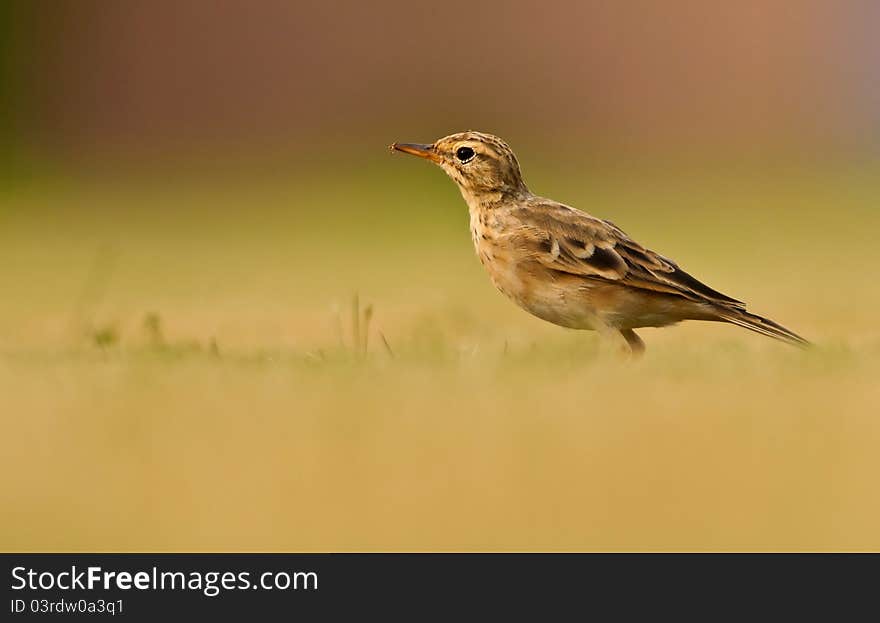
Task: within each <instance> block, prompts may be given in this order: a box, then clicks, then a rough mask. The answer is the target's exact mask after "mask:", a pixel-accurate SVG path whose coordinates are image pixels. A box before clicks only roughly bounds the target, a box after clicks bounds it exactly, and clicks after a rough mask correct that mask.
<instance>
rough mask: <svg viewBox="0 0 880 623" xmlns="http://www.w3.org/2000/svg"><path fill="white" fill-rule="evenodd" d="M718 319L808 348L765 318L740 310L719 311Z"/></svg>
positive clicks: (806, 342)
mask: <svg viewBox="0 0 880 623" xmlns="http://www.w3.org/2000/svg"><path fill="white" fill-rule="evenodd" d="M718 317H719V319H720V320H723V321H724V322H729V323H731V324H735V325H739V326H740V327H745V328H746V329H749V330H750V331H754V332H755V333H760V334H761V335H766V336H768V337H772V338H773V339H776V340H780V341H782V342H787V343H788V344H792V345H794V346H800V347H801V348H806V347H807V346H810V342H808V341H807V340H805V339H804V338H802V337H801V336H800V335H798V334H797V333H795V332H794V331H790V330H788V329H786V328H785V327H783V326H782V325H781V324H778V323H776V322H773V321H772V320H769V319H767V318H762V317H761V316H758V315H757V314H750V313H749V312H747V311H742V310H730V311H727V310H725V311H723V312H722V311H719V313H718Z"/></svg>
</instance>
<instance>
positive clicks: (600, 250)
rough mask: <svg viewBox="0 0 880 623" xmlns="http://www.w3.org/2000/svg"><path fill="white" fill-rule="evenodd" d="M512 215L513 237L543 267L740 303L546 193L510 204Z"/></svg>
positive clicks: (692, 297)
mask: <svg viewBox="0 0 880 623" xmlns="http://www.w3.org/2000/svg"><path fill="white" fill-rule="evenodd" d="M513 216H514V217H515V219H516V220H517V221H518V223H519V228H518V231H517V233H516V234H515V235H516V236H517V237H519V238H520V239H521V240H520V241H519V242H520V243H521V244H523V245H524V246H525V247H526V248H530V249H531V251H532V254H533V256H534V258H535V259H536V260H537V261H538V262H540V263H541V264H543V265H544V266H546V267H547V268H550V269H553V270H557V271H560V272H564V273H569V274H572V275H579V276H582V277H585V278H588V279H597V280H602V281H607V282H617V283H620V284H621V285H626V286H629V287H633V288H639V289H642V290H652V291H655V292H661V293H665V294H674V295H678V296H682V297H685V298H687V299H690V300H694V301H704V302H711V303H715V304H718V305H722V306H725V307H729V308H733V309H745V303H743V302H742V301H738V300H736V299H734V298H731V297H729V296H727V295H725V294H722V293H721V292H718V291H717V290H713V289H712V288H710V287H709V286H707V285H706V284H704V283H702V282H700V281H699V280H697V279H695V278H694V277H692V276H691V275H689V274H688V273H686V272H685V271H683V270H682V269H681V268H679V267H678V265H677V264H676V263H675V262H673V261H672V260H670V259H668V258H666V257H663V256H662V255H660V254H659V253H655V252H653V251H651V250H649V249H646V248H645V247H643V246H642V245H640V244H639V243H637V242H636V241H635V240H632V239H631V238H630V237H629V236H627V235H626V234H625V233H624V232H623V231H622V230H620V229H619V228H618V227H617V226H616V225H614V224H613V223H611V222H609V221H603V220H602V219H598V218H595V217H593V216H590V215H589V214H586V213H584V212H581V211H580V210H576V209H574V208H571V207H569V206H566V205H563V204H560V203H556V202H553V201H549V200H546V199H537V200H535V201H534V202H533V203H530V204H528V205H525V206H522V207H518V208H515V209H514V211H513Z"/></svg>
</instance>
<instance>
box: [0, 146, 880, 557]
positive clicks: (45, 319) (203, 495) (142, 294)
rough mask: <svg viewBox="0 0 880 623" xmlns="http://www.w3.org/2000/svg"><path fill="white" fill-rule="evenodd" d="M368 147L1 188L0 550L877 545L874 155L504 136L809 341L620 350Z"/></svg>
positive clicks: (432, 182)
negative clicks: (356, 326) (319, 158)
mask: <svg viewBox="0 0 880 623" xmlns="http://www.w3.org/2000/svg"><path fill="white" fill-rule="evenodd" d="M382 155H384V154H380V155H378V156H376V157H375V158H372V159H368V160H367V161H366V162H365V164H364V165H363V166H361V167H359V168H357V169H353V168H351V167H349V168H346V169H345V171H346V174H345V176H336V175H334V174H332V173H331V171H332V170H333V167H330V166H328V167H325V168H321V167H315V168H309V167H305V168H294V172H293V173H291V174H286V175H276V174H267V175H265V176H262V177H256V178H246V179H245V178H242V179H236V178H235V177H234V176H228V177H218V176H208V177H207V178H204V179H202V180H201V181H198V179H195V180H193V179H188V178H187V176H185V175H181V176H175V175H168V176H158V175H157V176H152V177H124V176H121V177H120V178H119V179H118V180H117V182H115V183H110V182H108V179H107V176H97V177H95V178H92V180H91V181H90V178H88V177H87V176H86V177H73V178H69V177H63V176H36V175H35V176H33V177H32V178H31V179H30V180H29V181H27V182H26V183H25V182H22V183H19V184H16V185H12V186H9V187H7V188H6V189H5V190H3V191H2V193H3V196H2V201H0V266H2V268H0V290H2V292H3V293H4V295H3V296H2V297H0V417H2V422H3V431H4V434H3V436H2V441H0V469H2V473H3V477H2V486H0V502H2V503H0V535H2V537H0V548H2V549H3V550H5V551H6V550H16V551H17V550H22V551H28V550H64V551H78V550H82V551H90V550H98V551H110V550H138V551H142V550H146V551H154V550H159V551H162V550H192V551H199V550H296V551H323V550H334V551H335V550H346V551H363V550H415V551H423V550H428V551H432V550H453V551H459V550H505V551H506V550H678V549H684V550H739V549H749V550H765V549H769V550H779V549H782V550H827V549H845V550H866V549H869V550H876V549H878V548H880V531H878V529H877V526H878V525H880V487H878V486H877V474H878V473H880V453H878V451H877V450H878V444H880V408H878V407H880V380H878V379H880V329H878V327H877V310H878V308H880V286H878V282H877V278H876V276H875V274H874V272H875V270H876V268H877V266H878V260H880V252H878V248H877V242H876V232H877V231H878V230H880V210H878V205H880V176H878V173H880V167H878V166H877V165H876V163H869V164H860V165H852V166H840V167H836V168H833V169H829V168H823V169H822V170H821V172H820V171H819V170H818V169H813V168H809V167H796V168H792V169H787V170H776V171H774V172H772V173H770V172H768V171H764V172H762V173H760V174H756V173H755V172H754V171H748V170H743V169H739V168H730V169H724V168H718V169H717V170H716V169H713V170H711V171H708V170H700V171H692V172H690V173H688V172H680V173H678V174H676V175H667V174H666V173H660V172H653V173H651V172H645V171H635V170H633V171H623V170H618V171H611V172H609V171H602V172H598V171H597V172H594V173H593V174H591V175H584V174H583V173H582V171H584V170H590V169H589V167H587V166H586V165H584V166H581V165H579V164H578V165H572V164H569V165H565V166H563V165H559V166H557V167H551V166H549V165H545V167H544V168H543V169H541V168H536V167H535V166H533V165H532V163H529V162H524V167H525V170H526V172H527V174H528V177H527V181H528V182H529V184H530V186H531V187H532V189H533V190H535V191H536V192H538V193H542V194H546V195H549V196H552V197H553V198H555V199H558V200H561V201H565V202H568V203H570V204H572V205H575V206H577V207H579V208H581V209H584V210H587V211H589V212H592V213H593V214H596V215H598V216H602V217H605V218H609V219H611V220H613V221H614V222H615V223H616V224H618V225H619V226H620V227H622V228H623V229H624V230H625V231H627V232H628V233H629V234H631V235H632V236H633V237H634V238H636V239H637V240H639V241H641V242H643V243H645V244H646V245H648V246H650V247H652V248H654V249H655V250H657V251H660V252H661V253H664V254H666V255H669V256H670V257H673V258H675V259H676V260H678V261H679V263H680V264H681V265H682V266H683V267H684V268H685V269H687V270H689V271H690V272H692V273H694V274H695V276H697V277H698V278H701V279H703V280H705V281H706V282H708V283H709V284H710V285H712V286H713V287H716V288H718V289H720V290H721V291H723V292H725V293H727V294H730V295H732V296H735V297H737V298H742V299H744V300H746V301H748V302H749V304H750V309H752V310H754V311H755V312H757V313H760V314H763V315H767V316H769V317H770V318H773V319H775V320H777V321H779V322H781V323H783V324H785V325H786V326H789V327H790V328H792V329H794V330H795V331H797V332H799V333H801V334H803V335H805V336H806V337H808V338H810V339H811V340H813V341H815V342H816V343H817V345H818V346H817V348H815V349H813V350H811V351H809V352H800V351H797V350H795V349H792V348H788V347H786V346H785V345H782V344H779V343H776V342H773V341H771V340H767V339H766V338H763V337H761V336H758V335H754V334H751V333H749V332H746V331H743V330H741V329H737V328H734V327H728V326H721V325H708V324H699V323H689V324H688V323H686V324H684V325H681V326H679V327H674V328H670V329H664V330H644V331H643V332H642V335H643V337H644V338H645V341H646V342H647V345H648V351H647V355H646V357H645V359H644V360H642V361H640V362H636V363H626V362H621V361H619V360H618V359H617V358H615V357H614V356H612V355H610V354H608V353H605V352H604V351H603V349H602V348H600V347H599V345H598V341H597V337H596V336H595V335H594V334H592V333H587V332H573V331H567V330H564V329H560V328H558V327H554V326H551V325H548V324H545V323H542V322H541V321H539V320H537V319H534V318H532V317H530V316H528V315H527V314H525V313H524V312H522V311H520V310H519V309H517V308H515V307H514V305H513V304H511V303H510V302H508V301H507V300H505V299H504V298H503V297H502V295H500V294H499V293H497V292H496V291H495V290H494V289H493V287H492V286H491V284H490V283H489V281H488V279H487V277H486V275H485V274H484V273H483V270H482V268H481V267H480V265H479V262H477V260H476V259H475V257H474V254H473V250H472V249H471V242H470V236H469V233H468V230H467V213H466V208H465V206H464V204H463V202H462V201H461V198H460V197H459V195H458V193H457V191H456V190H455V188H454V186H453V184H452V183H451V182H449V180H447V179H446V178H445V176H443V175H442V174H441V173H440V172H439V171H437V170H436V169H434V168H432V167H429V166H426V165H425V164H424V163H421V162H416V161H410V160H407V159H404V158H399V159H398V158H390V157H387V158H383V157H380V156H382ZM353 170H356V171H357V173H354V174H352V173H351V171H353ZM160 208H161V209H160ZM355 293H358V295H359V299H360V304H361V308H364V307H365V306H367V305H370V306H371V309H372V318H371V321H370V326H369V331H368V339H369V344H368V352H367V353H366V355H365V356H357V355H356V353H354V352H353V348H352V341H353V340H352V331H353V329H352V320H351V314H352V312H351V307H352V298H353V296H354V294H355ZM380 332H381V335H382V336H384V337H385V339H386V340H387V343H388V345H389V347H390V350H391V351H392V352H393V356H392V355H391V353H390V352H389V350H388V348H386V347H385V345H384V344H383V343H382V338H381V337H380Z"/></svg>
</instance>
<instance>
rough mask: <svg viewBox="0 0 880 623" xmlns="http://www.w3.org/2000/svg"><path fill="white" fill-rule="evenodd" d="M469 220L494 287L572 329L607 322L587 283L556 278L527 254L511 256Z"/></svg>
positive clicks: (521, 303) (597, 326)
mask: <svg viewBox="0 0 880 623" xmlns="http://www.w3.org/2000/svg"><path fill="white" fill-rule="evenodd" d="M480 225H481V224H480V223H477V224H476V226H474V223H472V229H471V232H472V235H473V239H474V247H475V250H476V252H477V257H478V258H479V259H480V263H482V264H483V266H484V268H485V269H486V272H487V273H488V274H489V278H490V279H491V280H492V283H493V284H494V285H495V287H496V288H498V290H500V291H501V292H502V293H503V294H504V295H505V296H507V297H508V298H510V299H511V300H512V301H513V302H514V303H516V304H517V305H519V306H520V307H521V308H523V309H524V310H526V311H527V312H529V313H530V314H532V315H534V316H537V317H538V318H541V319H542V320H546V321H547V322H552V323H553V324H557V325H560V326H563V327H569V328H572V329H599V328H603V327H605V326H607V323H605V322H604V321H603V320H602V319H601V318H600V317H599V316H597V314H596V313H595V311H594V309H593V306H592V305H591V304H590V287H589V284H585V283H583V280H578V283H575V282H574V280H571V279H568V280H565V279H564V280H560V279H558V278H555V277H554V276H553V274H552V273H551V272H550V271H547V270H546V269H544V268H543V267H541V266H540V265H539V264H538V263H537V262H535V261H533V260H529V258H519V257H513V256H512V254H511V252H510V250H509V249H506V248H505V247H504V246H503V245H501V244H497V242H496V241H497V238H495V237H493V236H490V235H488V234H486V233H485V232H484V229H483V228H482V227H481V226H480Z"/></svg>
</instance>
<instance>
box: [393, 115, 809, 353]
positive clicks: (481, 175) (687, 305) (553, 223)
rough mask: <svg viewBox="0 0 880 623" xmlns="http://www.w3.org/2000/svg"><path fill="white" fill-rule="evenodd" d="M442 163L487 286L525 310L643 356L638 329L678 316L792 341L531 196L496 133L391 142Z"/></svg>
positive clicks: (667, 262)
mask: <svg viewBox="0 0 880 623" xmlns="http://www.w3.org/2000/svg"><path fill="white" fill-rule="evenodd" d="M390 149H391V151H392V152H394V151H398V152H403V153H407V154H410V155H413V156H418V157H419V158H424V159H425V160H429V161H431V162H433V163H434V164H437V165H439V166H440V168H441V169H443V170H444V171H445V172H446V174H447V175H448V176H449V177H450V178H452V180H453V181H454V182H455V183H456V184H457V185H458V189H459V190H460V191H461V195H462V197H463V198H464V201H465V203H466V204H467V206H468V212H469V215H470V230H471V237H472V238H473V243H474V247H475V249H476V252H477V256H478V257H479V260H480V262H481V263H482V264H483V266H484V267H485V268H486V270H487V272H488V273H489V278H490V279H491V281H492V283H493V284H494V285H495V286H496V287H497V288H498V290H500V291H501V292H502V293H503V294H505V295H506V296H507V297H509V298H510V299H512V300H513V301H514V302H515V303H516V304H517V305H519V306H520V307H521V308H523V309H524V310H526V311H528V312H529V313H531V314H533V315H534V316H537V317H538V318H541V319H543V320H546V321H548V322H551V323H553V324H556V325H559V326H562V327H567V328H570V329H585V330H593V331H597V332H598V333H599V334H600V335H603V336H605V337H606V338H608V339H610V340H611V341H612V342H613V343H617V344H619V347H620V350H621V351H622V352H624V353H626V354H628V355H632V356H640V355H642V354H643V353H644V351H645V343H644V342H643V341H642V339H641V338H640V337H639V336H638V335H637V334H636V332H635V329H639V328H642V327H665V326H669V325H673V324H676V323H678V322H681V321H683V320H704V321H716V322H726V323H731V324H734V325H738V326H740V327H744V328H746V329H750V330H751V331H755V332H757V333H760V334H762V335H766V336H769V337H771V338H775V339H777V340H781V341H783V342H787V343H789V344H793V345H797V346H804V347H805V346H808V345H809V342H808V341H807V340H806V339H804V338H803V337H801V336H799V335H798V334H796V333H794V332H793V331H791V330H789V329H787V328H785V327H784V326H782V325H780V324H778V323H776V322H774V321H772V320H770V319H768V318H763V317H761V316H758V315H756V314H752V313H750V312H748V311H746V304H745V303H743V302H742V301H739V300H737V299H735V298H732V297H730V296H727V295H726V294H722V293H721V292H719V291H717V290H714V289H713V288H710V287H709V286H707V285H706V284H704V283H702V282H701V281H699V280H697V279H696V278H695V277H692V276H691V275H690V274H689V273H687V272H685V271H684V270H682V268H680V267H679V266H678V264H676V263H675V262H674V261H673V260H671V259H669V258H668V257H665V256H663V255H660V254H659V253H656V252H654V251H652V250H650V249H648V248H647V247H644V246H642V245H641V244H639V243H638V242H636V241H635V240H633V239H632V238H630V237H629V236H628V235H627V234H626V233H624V231H623V230H622V229H620V228H619V227H617V226H616V225H615V224H614V223H612V222H611V221H608V220H603V219H601V218H597V217H595V216H592V215H590V214H587V213H586V212H583V211H581V210H578V209H576V208H573V207H571V206H568V205H566V204H564V203H560V202H558V201H554V200H552V199H547V198H545V197H541V196H538V195H535V194H533V193H532V192H531V191H530V190H529V188H528V187H527V186H526V184H525V182H524V181H523V177H522V172H521V170H520V165H519V161H518V160H517V158H516V155H514V153H513V150H512V149H511V148H510V146H509V145H508V144H507V142H505V141H504V140H502V139H501V138H499V137H497V136H494V135H492V134H487V133H484V132H475V131H472V130H470V131H467V132H459V133H455V134H450V135H449V136H444V137H443V138H440V139H438V140H436V141H434V142H433V143H431V144H420V143H393V144H392V145H390Z"/></svg>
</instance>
